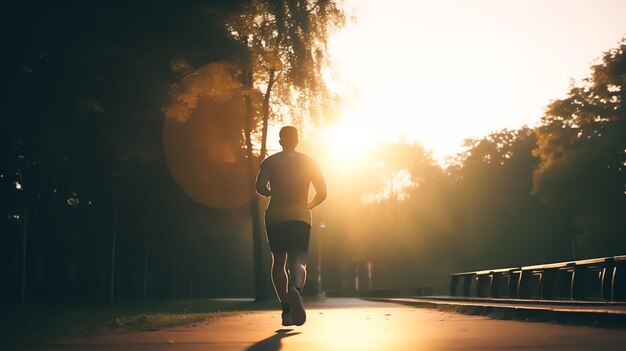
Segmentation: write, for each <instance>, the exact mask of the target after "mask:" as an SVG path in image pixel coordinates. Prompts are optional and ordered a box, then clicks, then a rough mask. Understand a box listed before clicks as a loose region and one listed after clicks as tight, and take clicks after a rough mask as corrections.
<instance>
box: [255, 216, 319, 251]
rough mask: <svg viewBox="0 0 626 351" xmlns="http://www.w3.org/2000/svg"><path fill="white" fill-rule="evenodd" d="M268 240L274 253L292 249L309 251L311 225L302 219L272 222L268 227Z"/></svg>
mask: <svg viewBox="0 0 626 351" xmlns="http://www.w3.org/2000/svg"><path fill="white" fill-rule="evenodd" d="M266 229H267V240H268V241H269V243H270V249H271V250H272V252H273V253H277V254H282V253H285V252H287V251H290V250H301V251H304V252H307V253H308V252H309V237H310V236H311V226H310V225H309V224H308V223H305V222H302V221H288V222H280V223H272V224H270V225H268V226H267V227H266Z"/></svg>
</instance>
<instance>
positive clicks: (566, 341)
mask: <svg viewBox="0 0 626 351" xmlns="http://www.w3.org/2000/svg"><path fill="white" fill-rule="evenodd" d="M307 307H308V318H307V323H306V324H305V325H304V326H301V327H289V328H284V327H282V326H281V325H280V314H279V312H268V311H258V312H249V313H242V314H235V315H229V316H224V317H218V318H213V319H211V320H208V321H206V322H203V323H199V324H197V325H196V326H189V327H179V328H172V329H166V330H161V331H156V332H137V333H128V334H121V335H120V334H117V335H105V336H100V337H95V338H87V339H74V340H69V341H63V342H59V343H56V344H49V345H44V346H41V347H37V348H35V350H38V351H53V350H56V351H61V350H62V351H69V350H72V351H74V350H76V351H77V350H94V351H100V350H102V351H104V350H116V351H117V350H183V351H188V350H189V351H190V350H203V351H208V350H257V351H258V350H263V351H270V350H285V351H289V350H298V351H312V350H316V351H317V350H341V351H349V350H394V351H395V350H626V330H623V329H600V328H591V327H580V326H563V325H556V324H548V323H532V322H519V321H505V320H492V319H488V318H486V317H477V316H466V315H460V314H453V313H447V312H441V311H437V310H432V309H421V308H414V307H408V306H403V305H397V304H392V303H382V302H371V301H363V300H357V299H328V300H326V301H323V302H316V303H311V304H309V305H308V306H307Z"/></svg>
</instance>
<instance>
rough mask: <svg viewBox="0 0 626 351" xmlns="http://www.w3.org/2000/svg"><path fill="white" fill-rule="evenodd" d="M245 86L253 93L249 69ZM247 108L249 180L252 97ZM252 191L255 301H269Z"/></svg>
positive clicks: (252, 163) (250, 170) (252, 160)
mask: <svg viewBox="0 0 626 351" xmlns="http://www.w3.org/2000/svg"><path fill="white" fill-rule="evenodd" d="M243 78H244V86H245V87H246V88H247V89H248V91H250V92H251V91H252V71H251V70H250V69H248V70H247V71H246V72H245V74H244V77H243ZM244 102H245V108H246V121H245V126H244V134H245V138H246V159H247V162H248V164H247V166H248V174H249V179H250V180H253V179H255V176H256V169H257V164H256V160H255V158H254V153H253V152H252V126H253V123H254V106H253V104H252V96H251V95H250V94H247V95H246V96H245V97H244ZM249 191H250V198H251V201H250V216H251V218H252V260H253V264H254V300H255V301H267V300H268V298H269V296H268V293H267V289H266V286H267V284H266V279H267V278H266V272H265V270H264V269H263V241H262V240H261V238H262V235H263V228H262V227H261V223H262V222H261V213H260V212H259V198H258V197H257V194H256V190H255V187H254V186H250V187H249Z"/></svg>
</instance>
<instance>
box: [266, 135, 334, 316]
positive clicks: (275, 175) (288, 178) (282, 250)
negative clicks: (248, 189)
mask: <svg viewBox="0 0 626 351" xmlns="http://www.w3.org/2000/svg"><path fill="white" fill-rule="evenodd" d="M280 145H282V147H283V151H281V152H278V153H276V154H274V155H272V156H270V157H268V158H266V159H265V160H264V161H263V162H261V168H260V170H259V174H258V175H257V179H256V191H257V192H258V193H259V194H261V195H263V196H266V197H270V203H269V205H268V206H267V210H266V211H265V227H266V229H267V239H268V241H269V244H270V249H271V250H272V282H273V283H274V289H275V290H276V294H277V295H278V299H279V300H280V303H281V305H282V309H283V312H282V324H283V325H285V326H287V325H293V324H295V325H302V324H304V322H305V321H306V312H305V310H304V303H303V302H302V288H303V287H304V283H305V281H306V262H307V257H308V250H309V236H310V233H311V210H312V209H313V208H315V207H316V206H317V205H319V204H321V203H322V202H323V201H324V200H325V199H326V182H325V181H324V176H323V175H322V172H321V170H320V167H319V166H318V164H317V162H315V160H313V159H312V158H310V157H309V156H307V155H305V154H303V153H300V152H297V151H296V146H297V145H298V130H297V129H296V128H295V127H291V126H287V127H283V128H282V129H281V130H280ZM311 184H312V185H313V188H314V189H315V197H314V198H313V200H311V201H309V187H310V185H311ZM286 263H287V264H288V270H289V275H287V272H286V271H285V264H286Z"/></svg>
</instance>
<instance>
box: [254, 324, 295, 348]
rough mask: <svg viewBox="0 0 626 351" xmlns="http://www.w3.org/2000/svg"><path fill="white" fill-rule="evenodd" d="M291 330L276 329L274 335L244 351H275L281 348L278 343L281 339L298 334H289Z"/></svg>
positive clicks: (280, 344)
mask: <svg viewBox="0 0 626 351" xmlns="http://www.w3.org/2000/svg"><path fill="white" fill-rule="evenodd" d="M291 331H293V329H278V330H277V331H276V334H274V335H272V336H270V337H269V338H266V339H263V340H261V341H259V342H257V343H256V344H254V345H252V346H250V347H248V348H247V349H246V351H277V350H280V348H281V347H282V346H283V344H282V343H281V342H280V340H281V339H282V338H286V337H289V336H294V335H298V334H300V332H295V333H291Z"/></svg>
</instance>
